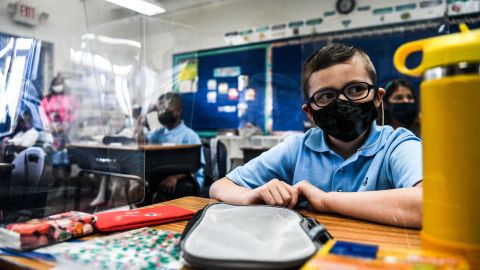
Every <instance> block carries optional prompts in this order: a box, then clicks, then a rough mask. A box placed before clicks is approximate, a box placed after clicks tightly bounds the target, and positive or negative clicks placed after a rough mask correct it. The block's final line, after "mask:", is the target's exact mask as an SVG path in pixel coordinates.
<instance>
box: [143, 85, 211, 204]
mask: <svg viewBox="0 0 480 270" xmlns="http://www.w3.org/2000/svg"><path fill="white" fill-rule="evenodd" d="M153 110H156V111H157V113H158V121H159V122H160V124H161V125H162V127H160V128H157V129H156V130H151V131H149V132H148V133H146V134H144V132H141V131H142V130H143V129H142V128H137V130H139V131H140V132H139V133H138V136H137V138H138V140H139V142H145V143H148V144H170V145H171V144H176V145H178V144H201V140H200V137H199V136H198V135H197V133H195V131H193V130H192V129H191V128H189V127H187V126H186V125H185V123H184V122H183V120H182V119H181V114H182V100H181V98H180V95H178V94H176V93H172V92H169V93H166V94H163V95H161V96H160V97H159V98H158V100H157V104H156V105H155V106H154V107H153ZM139 119H141V120H144V119H145V118H144V117H141V118H139ZM137 126H138V123H137ZM140 126H142V124H140ZM136 132H138V131H136ZM201 163H202V164H205V161H204V157H203V154H202V155H201ZM161 178H162V177H161ZM152 180H153V181H152V183H151V184H153V185H152V187H151V189H152V191H154V195H153V198H152V201H153V202H160V201H165V200H169V199H174V198H179V197H183V196H187V195H197V194H198V193H199V192H200V191H201V190H202V188H203V182H204V177H203V169H202V168H201V169H199V170H198V171H197V172H196V173H195V175H194V176H192V175H190V174H188V173H181V174H174V175H167V176H164V177H163V178H162V179H152Z"/></svg>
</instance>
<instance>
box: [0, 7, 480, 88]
mask: <svg viewBox="0 0 480 270" xmlns="http://www.w3.org/2000/svg"><path fill="white" fill-rule="evenodd" d="M14 1H16V0H0V32H5V33H11V34H16V35H20V36H27V37H36V38H40V39H43V40H46V41H49V42H52V43H53V44H54V47H55V51H54V58H55V63H54V69H55V72H57V71H61V70H66V69H70V68H71V63H70V49H71V48H80V46H81V40H80V37H81V35H82V34H84V33H86V32H87V30H88V31H90V32H94V33H102V34H103V35H106V36H110V37H115V38H119V37H121V38H127V39H132V40H136V41H139V42H141V43H142V44H143V45H142V46H143V47H142V50H143V54H142V56H143V59H141V60H140V61H141V63H143V64H145V65H147V66H148V67H150V68H151V69H153V70H154V71H156V72H157V73H159V78H160V79H158V78H157V79H158V80H160V82H159V83H160V84H161V85H165V86H167V87H168V86H169V85H171V81H169V80H170V79H171V66H172V62H171V61H172V54H173V53H179V52H186V51H195V50H199V49H208V48H216V47H223V46H226V45H227V44H226V42H225V39H224V34H225V33H227V32H231V31H238V30H245V29H252V28H253V29H254V28H256V27H259V26H263V25H272V24H276V23H288V22H290V21H295V20H302V19H310V18H318V17H324V12H325V11H333V10H335V3H336V0H321V1H319V0H295V1H293V0H224V1H212V2H211V3H209V4H204V5H201V6H199V7H197V8H194V9H187V10H183V11H181V12H174V13H173V14H172V13H169V12H168V8H167V13H164V14H160V15H157V16H156V17H143V18H145V20H142V19H140V18H142V17H141V16H138V15H136V16H134V17H131V18H124V16H126V15H127V16H128V15H132V14H133V13H128V12H123V13H119V12H118V7H115V6H114V5H112V4H110V3H108V2H106V1H102V0H84V1H81V0H24V1H25V2H27V3H31V4H32V5H34V6H36V7H37V8H38V9H39V11H44V12H47V13H49V14H50V17H49V19H48V20H47V21H46V22H45V23H43V24H41V25H39V26H37V27H34V28H31V27H28V26H23V25H18V24H16V23H13V22H12V20H11V19H10V16H8V14H7V12H6V7H7V3H9V2H14ZM178 1H186V0H178ZM189 1H193V2H195V0H189ZM167 2H168V1H167ZM356 2H357V7H359V6H365V5H371V6H372V9H373V8H377V7H382V6H392V7H393V6H397V5H400V4H405V3H417V5H419V3H420V1H418V0H382V1H378V0H357V1H356ZM443 2H444V4H443V5H442V6H440V7H437V8H436V9H422V12H420V13H418V14H419V15H418V14H417V15H415V16H417V17H418V16H422V18H428V17H432V16H437V14H436V13H438V12H439V11H441V12H443V10H444V9H445V7H446V0H444V1H443ZM467 2H468V3H469V5H470V6H471V7H467V9H469V8H470V9H472V10H474V11H475V10H476V11H478V6H479V5H480V4H479V3H480V0H468V1H467ZM459 3H463V2H459ZM115 10H117V12H115ZM467 11H468V10H467ZM119 14H120V16H123V17H120V16H119ZM358 14H359V13H358V12H357V11H354V12H352V13H351V14H350V15H338V14H336V15H335V16H332V17H329V18H327V17H324V19H325V21H324V23H323V25H322V27H325V29H327V30H328V29H329V28H328V27H333V26H332V25H334V24H339V21H341V20H345V19H348V18H352V24H351V25H350V26H348V27H350V28H352V27H357V26H359V25H363V24H365V23H368V24H369V25H375V24H379V23H380V22H379V20H382V23H383V22H384V19H385V18H386V19H385V21H386V22H387V23H388V21H389V18H388V16H394V15H395V16H399V13H395V14H394V13H392V14H391V15H386V16H372V15H371V12H369V13H363V15H362V16H359V15H358ZM383 17H385V18H383ZM390 19H392V18H390ZM355 20H356V21H355ZM329 25H330V26H329ZM320 30H321V29H320ZM91 49H92V48H91ZM93 49H95V48H93ZM118 53H121V52H118ZM162 88H163V87H162Z"/></svg>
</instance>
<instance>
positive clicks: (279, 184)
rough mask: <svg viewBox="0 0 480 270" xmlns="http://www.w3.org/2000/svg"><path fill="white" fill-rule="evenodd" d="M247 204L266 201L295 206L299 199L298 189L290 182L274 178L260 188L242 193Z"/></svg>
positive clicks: (289, 206) (266, 202) (272, 203)
mask: <svg viewBox="0 0 480 270" xmlns="http://www.w3.org/2000/svg"><path fill="white" fill-rule="evenodd" d="M242 196H243V197H244V198H243V202H244V203H245V204H255V203H265V204H269V205H280V206H285V207H288V208H293V207H295V205H296V204H297V201H298V191H297V190H296V189H295V188H293V187H292V186H290V185H289V184H287V183H285V182H283V181H280V180H278V179H272V180H270V181H269V182H268V183H266V184H265V185H263V186H260V187H258V188H255V189H252V190H249V191H247V192H245V193H244V194H243V195H242Z"/></svg>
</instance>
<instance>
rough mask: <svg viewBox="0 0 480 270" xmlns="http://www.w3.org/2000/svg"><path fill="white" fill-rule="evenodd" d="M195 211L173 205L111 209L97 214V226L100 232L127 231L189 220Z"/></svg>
mask: <svg viewBox="0 0 480 270" xmlns="http://www.w3.org/2000/svg"><path fill="white" fill-rule="evenodd" d="M193 214H195V212H193V211H191V210H188V209H185V208H181V207H178V206H173V205H161V206H155V207H149V208H139V209H133V210H127V211H111V212H104V213H97V214H95V217H96V221H95V224H94V226H95V228H96V229H97V230H98V231H100V232H115V231H125V230H130V229H135V228H140V227H146V226H155V225H159V224H165V223H170V222H175V221H181V220H187V219H190V217H192V216H193Z"/></svg>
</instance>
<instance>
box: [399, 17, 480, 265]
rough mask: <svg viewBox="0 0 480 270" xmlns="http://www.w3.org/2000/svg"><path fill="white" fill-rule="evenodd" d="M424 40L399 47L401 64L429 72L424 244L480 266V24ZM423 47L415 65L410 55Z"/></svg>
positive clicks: (424, 99) (424, 94) (424, 92)
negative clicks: (479, 25)
mask: <svg viewBox="0 0 480 270" xmlns="http://www.w3.org/2000/svg"><path fill="white" fill-rule="evenodd" d="M460 30H461V31H460V33H456V34H450V35H444V36H439V37H434V38H428V39H423V40H418V41H414V42H410V43H406V44H404V45H402V46H401V47H400V48H398V50H397V51H396V53H395V56H394V63H395V67H396V68H397V69H398V70H399V71H400V72H402V73H404V74H407V75H411V76H421V75H423V81H422V83H421V86H420V88H421V90H420V91H421V110H422V117H421V125H422V137H423V170H424V171H423V174H424V181H423V229H422V233H421V237H422V247H424V248H429V249H440V250H443V251H448V252H452V253H457V254H461V255H463V256H464V257H465V258H466V259H467V260H468V261H469V263H470V266H471V267H472V268H473V269H480V120H479V119H478V117H479V116H480V30H475V31H469V30H468V28H467V26H466V25H464V24H461V25H460ZM413 52H422V54H423V59H422V62H421V63H420V65H418V66H417V67H415V68H412V69H409V68H407V67H406V65H405V60H406V58H407V56H408V55H410V54H411V53H413Z"/></svg>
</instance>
